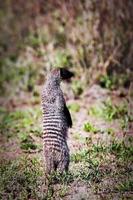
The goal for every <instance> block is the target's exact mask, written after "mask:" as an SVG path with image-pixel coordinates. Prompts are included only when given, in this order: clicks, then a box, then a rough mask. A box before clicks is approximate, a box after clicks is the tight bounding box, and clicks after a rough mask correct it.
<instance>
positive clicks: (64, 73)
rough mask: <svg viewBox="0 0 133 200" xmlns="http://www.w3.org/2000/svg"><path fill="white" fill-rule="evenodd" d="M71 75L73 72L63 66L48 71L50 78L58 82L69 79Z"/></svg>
mask: <svg viewBox="0 0 133 200" xmlns="http://www.w3.org/2000/svg"><path fill="white" fill-rule="evenodd" d="M73 76H74V73H73V72H71V71H69V70H67V69H65V68H58V69H54V70H52V72H51V73H50V77H51V78H52V80H53V81H55V82H58V83H59V82H60V81H62V80H69V79H70V78H71V77H73Z"/></svg>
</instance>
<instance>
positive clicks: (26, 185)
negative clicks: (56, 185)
mask: <svg viewBox="0 0 133 200" xmlns="http://www.w3.org/2000/svg"><path fill="white" fill-rule="evenodd" d="M41 176H42V170H41V168H40V162H39V160H37V159H36V158H30V157H28V156H27V157H23V158H20V159H17V160H14V161H10V162H7V161H5V162H4V161H3V162H2V163H1V166H0V177H1V178H0V199H22V200H24V199H29V198H30V199H32V198H35V199H38V198H39V195H41V194H39V193H38V192H37V190H38V188H39V185H41V184H42V183H41V182H40V180H39V179H40V177H41Z"/></svg>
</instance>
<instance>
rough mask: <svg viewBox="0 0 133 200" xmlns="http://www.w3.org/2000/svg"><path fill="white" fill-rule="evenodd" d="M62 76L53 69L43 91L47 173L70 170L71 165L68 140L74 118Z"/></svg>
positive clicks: (58, 71)
mask: <svg viewBox="0 0 133 200" xmlns="http://www.w3.org/2000/svg"><path fill="white" fill-rule="evenodd" d="M61 78H62V77H61V73H60V70H59V69H58V70H54V71H52V72H51V73H50V75H49V76H48V79H47V81H46V83H45V86H44V88H43V91H42V112H43V144H44V162H45V171H46V174H51V172H53V171H56V170H58V171H59V172H61V173H62V172H63V171H66V170H68V166H69V149H68V146H67V142H66V140H67V132H68V128H69V127H71V126H72V120H71V116H70V113H69V111H68V110H67V107H66V103H65V100H64V97H63V93H62V91H61V88H60V81H61Z"/></svg>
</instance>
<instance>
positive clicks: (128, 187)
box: [116, 179, 133, 192]
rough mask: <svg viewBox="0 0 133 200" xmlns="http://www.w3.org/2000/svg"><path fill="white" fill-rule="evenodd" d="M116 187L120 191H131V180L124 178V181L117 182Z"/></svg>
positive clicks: (132, 187)
mask: <svg viewBox="0 0 133 200" xmlns="http://www.w3.org/2000/svg"><path fill="white" fill-rule="evenodd" d="M116 189H117V190H119V191H120V192H128V191H133V180H130V179H129V180H125V181H124V182H122V183H120V184H118V185H117V186H116Z"/></svg>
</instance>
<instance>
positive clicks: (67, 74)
mask: <svg viewBox="0 0 133 200" xmlns="http://www.w3.org/2000/svg"><path fill="white" fill-rule="evenodd" d="M60 76H61V79H62V80H67V79H70V78H71V77H73V76H74V73H73V72H70V71H69V70H67V69H64V68H60Z"/></svg>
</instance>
